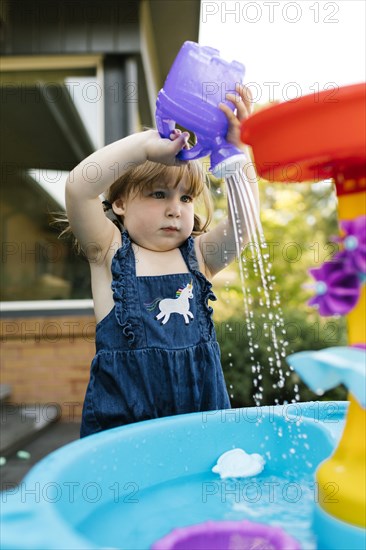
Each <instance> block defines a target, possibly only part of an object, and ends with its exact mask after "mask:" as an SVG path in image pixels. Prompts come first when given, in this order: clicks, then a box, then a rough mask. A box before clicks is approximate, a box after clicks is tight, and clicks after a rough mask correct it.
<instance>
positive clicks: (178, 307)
mask: <svg viewBox="0 0 366 550" xmlns="http://www.w3.org/2000/svg"><path fill="white" fill-rule="evenodd" d="M192 290H193V285H192V281H191V282H190V283H188V284H187V285H186V286H185V287H184V288H179V289H178V290H177V292H176V293H175V298H164V299H163V300H162V299H161V298H156V299H155V300H154V301H153V302H150V303H147V304H144V305H145V306H146V308H147V309H148V311H152V310H153V309H155V307H156V306H157V304H159V309H160V313H158V314H157V315H156V317H155V319H157V320H158V321H160V319H162V321H161V324H162V325H165V324H166V323H167V322H168V321H169V317H170V315H171V314H172V313H179V314H180V315H183V317H184V322H185V324H186V325H188V324H189V317H190V318H191V319H193V318H194V317H193V314H192V313H191V312H190V311H189V300H192V298H193V292H192Z"/></svg>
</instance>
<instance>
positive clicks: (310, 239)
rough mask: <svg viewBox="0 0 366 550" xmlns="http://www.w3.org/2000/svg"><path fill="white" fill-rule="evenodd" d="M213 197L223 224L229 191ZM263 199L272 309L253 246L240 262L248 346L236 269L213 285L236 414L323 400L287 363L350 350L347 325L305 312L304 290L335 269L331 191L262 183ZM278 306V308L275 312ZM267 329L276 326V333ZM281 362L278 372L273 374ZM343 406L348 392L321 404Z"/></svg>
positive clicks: (321, 186) (324, 186)
mask: <svg viewBox="0 0 366 550" xmlns="http://www.w3.org/2000/svg"><path fill="white" fill-rule="evenodd" d="M213 191H214V193H213V194H214V196H215V203H216V204H215V206H216V216H217V219H220V217H222V216H223V215H225V212H226V197H225V188H224V184H223V186H222V187H219V186H218V185H217V182H214V185H213ZM260 194H261V221H262V226H263V233H264V236H265V241H266V243H267V248H266V249H265V250H264V252H265V253H267V254H268V256H269V259H268V261H267V262H266V263H265V265H264V270H265V271H266V278H267V283H268V289H269V294H270V299H271V304H272V306H271V308H270V309H268V308H267V307H266V304H265V296H264V291H263V288H261V287H262V282H261V278H260V276H259V275H258V273H257V272H256V271H255V269H254V268H253V267H254V264H255V260H256V257H257V256H258V245H256V246H254V244H253V243H249V244H248V245H247V246H246V248H245V249H244V251H243V255H242V258H243V259H244V265H245V269H246V278H245V286H244V292H245V294H246V295H247V297H249V300H250V302H251V303H250V304H249V309H250V311H251V313H250V323H251V325H252V327H254V328H253V329H252V341H251V342H250V339H249V336H248V334H247V319H248V317H247V315H246V313H245V308H244V305H243V289H242V284H241V280H240V277H239V269H238V262H236V263H234V264H232V265H231V266H229V267H228V268H227V269H226V270H224V272H222V273H221V274H220V276H218V277H217V280H216V281H215V284H214V291H215V293H216V295H217V297H218V302H216V304H217V305H216V306H215V324H216V330H217V335H218V340H219V343H220V347H221V354H222V365H223V369H224V374H225V379H226V382H227V387H228V390H229V393H230V394H231V395H232V398H231V400H232V404H233V406H235V407H239V406H253V405H254V404H255V403H256V399H255V395H256V394H257V395H258V394H259V396H260V404H262V405H266V404H273V403H283V402H286V401H288V402H291V401H293V400H301V401H309V400H314V399H319V396H317V395H315V394H313V393H312V392H311V391H310V390H309V389H308V388H307V387H306V386H305V385H304V384H303V383H302V382H301V380H299V378H298V376H297V375H296V373H294V372H292V371H291V370H290V368H289V366H288V364H287V363H286V356H287V355H289V354H290V353H295V352H297V351H303V350H318V349H322V348H326V347H330V346H339V345H346V341H347V338H346V323H345V319H343V318H334V317H331V318H321V317H320V316H319V315H318V313H317V311H316V310H315V309H314V308H310V307H309V306H308V305H307V301H308V300H309V298H310V297H311V296H312V295H313V292H312V291H311V290H309V289H308V288H307V287H306V285H308V284H309V283H312V281H313V280H312V277H311V276H310V275H309V274H308V270H309V269H310V268H314V267H320V266H321V264H322V263H323V262H324V261H330V260H331V259H332V256H333V255H334V254H335V252H336V251H337V245H336V243H334V241H332V240H331V239H332V237H334V236H335V235H337V233H338V224H337V216H336V206H337V202H336V196H335V191H334V189H333V184H332V183H331V182H320V183H317V184H295V185H293V184H290V185H288V184H286V185H285V184H269V183H268V182H263V181H260ZM277 296H278V298H277ZM278 302H279V304H280V305H276V304H278ZM270 314H272V315H271V316H270ZM272 316H273V319H272V321H270V318H271V317H272ZM276 316H277V317H276ZM265 323H267V325H266V324H265ZM273 323H277V324H278V325H280V326H276V324H273ZM281 323H282V324H281ZM268 325H269V326H270V327H271V326H272V332H271V328H269V329H268ZM266 327H267V328H266ZM274 329H275V332H276V334H277V339H278V353H277V356H276V353H275V352H276V350H275V344H274V342H273V337H272V336H271V334H273V330H274ZM251 345H252V351H251ZM278 362H280V364H281V366H280V368H278V367H277V366H276V363H278ZM273 365H274V368H271V367H272V366H273ZM252 370H254V371H255V372H252ZM280 371H282V375H281V373H280ZM282 382H283V383H282ZM278 384H279V385H280V387H278ZM281 386H283V387H281ZM259 388H260V389H259ZM345 398H346V390H345V389H344V388H343V387H339V388H336V389H334V390H332V391H331V392H327V393H326V394H324V396H322V397H321V399H345Z"/></svg>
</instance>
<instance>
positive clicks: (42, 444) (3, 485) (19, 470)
mask: <svg viewBox="0 0 366 550" xmlns="http://www.w3.org/2000/svg"><path fill="white" fill-rule="evenodd" d="M79 432H80V424H79V423H77V422H56V423H53V424H50V425H49V426H48V427H47V428H46V429H45V430H43V431H42V432H40V433H39V434H38V435H37V436H35V437H34V439H33V440H32V441H30V442H28V443H27V444H25V445H24V446H23V447H22V449H21V451H23V453H22V452H21V453H20V456H23V457H25V458H20V456H19V454H18V453H19V451H18V453H17V452H15V453H13V454H11V455H10V456H8V457H7V459H6V463H5V464H4V465H3V466H1V467H0V490H6V489H10V488H12V487H14V486H15V485H18V484H19V483H20V482H21V480H22V479H23V477H24V476H25V475H26V473H27V472H28V471H29V470H30V469H31V468H32V467H33V466H34V464H36V462H39V460H41V459H42V458H43V457H45V456H47V455H48V454H49V453H51V452H52V451H54V450H56V449H58V448H59V447H62V446H63V445H66V444H67V443H70V442H71V441H75V440H76V439H79ZM26 457H29V458H26Z"/></svg>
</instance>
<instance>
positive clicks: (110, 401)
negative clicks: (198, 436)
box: [81, 231, 230, 437]
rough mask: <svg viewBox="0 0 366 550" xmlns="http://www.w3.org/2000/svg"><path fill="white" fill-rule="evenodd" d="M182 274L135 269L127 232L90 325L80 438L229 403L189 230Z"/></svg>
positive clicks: (208, 294) (206, 287)
mask: <svg viewBox="0 0 366 550" xmlns="http://www.w3.org/2000/svg"><path fill="white" fill-rule="evenodd" d="M180 251H181V254H182V256H183V259H184V261H185V263H186V265H187V267H188V269H189V273H180V274H174V275H158V276H141V277H140V276H139V277H137V276H136V269H135V262H136V260H135V255H134V252H133V248H132V245H131V241H130V238H129V236H128V233H127V231H124V232H123V234H122V246H121V247H120V248H119V249H118V250H117V252H116V254H115V256H114V258H113V260H112V275H113V282H112V290H113V298H114V302H115V305H114V307H113V309H112V310H111V311H110V312H109V314H108V315H107V316H106V317H104V319H102V320H101V321H100V322H99V323H98V324H97V326H96V355H95V357H94V359H93V362H92V365H91V372H90V381H89V384H88V388H87V391H86V396H85V401H84V407H83V415H82V425H81V437H84V436H87V435H90V434H92V433H95V432H100V431H102V430H106V429H108V428H113V427H116V426H122V425H125V424H130V423H132V422H138V421H141V420H147V419H151V418H159V417H162V416H171V415H176V414H181V413H191V412H197V411H209V410H218V409H227V408H230V400H229V396H228V393H227V390H226V385H225V381H224V377H223V372H222V368H221V363H220V349H219V345H218V343H217V340H216V335H215V329H214V325H213V322H212V319H211V316H212V308H211V307H210V306H209V305H208V300H216V297H215V295H214V294H213V292H212V291H211V286H212V285H211V283H210V282H209V281H208V280H207V279H206V278H205V276H204V275H203V274H202V273H201V272H200V271H199V268H198V263H197V259H196V255H195V251H194V241H193V239H192V237H190V238H189V239H187V241H186V242H185V243H184V244H183V245H182V246H181V247H180Z"/></svg>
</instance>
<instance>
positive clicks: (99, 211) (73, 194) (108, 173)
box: [66, 130, 187, 261]
mask: <svg viewBox="0 0 366 550" xmlns="http://www.w3.org/2000/svg"><path fill="white" fill-rule="evenodd" d="M186 141H187V134H185V133H184V134H182V135H181V136H179V138H178V139H175V140H174V141H172V140H170V139H162V138H161V137H160V136H159V133H158V132H156V131H155V130H148V131H145V132H140V133H137V134H133V135H131V136H128V137H126V138H123V139H121V140H118V141H115V142H114V143H111V144H110V145H107V146H105V147H103V148H102V149H99V150H98V151H96V152H95V153H93V154H92V155H90V156H89V157H87V158H86V159H84V160H83V161H82V162H81V163H80V164H78V165H77V166H76V167H75V168H74V169H73V170H72V171H71V172H70V174H69V176H68V178H67V182H66V211H67V216H68V220H69V223H70V227H71V230H72V232H73V233H74V235H75V237H76V239H77V240H78V242H79V243H80V246H81V248H82V249H83V250H84V251H85V253H86V254H87V256H89V259H90V260H91V259H92V260H93V261H95V258H96V257H98V258H100V259H102V258H103V257H104V256H105V253H106V252H107V251H108V249H109V247H110V245H111V243H112V242H113V239H114V236H115V234H116V233H115V232H116V229H117V228H116V226H115V225H114V224H113V223H112V222H111V221H110V220H109V219H108V218H107V217H106V216H105V215H104V212H103V206H102V202H101V200H100V199H99V196H100V195H101V194H102V193H104V192H105V191H106V190H107V189H108V188H109V187H110V186H111V185H112V184H113V183H114V182H115V181H116V180H117V179H118V178H119V177H120V176H121V175H122V174H123V173H124V172H125V171H127V170H128V169H129V168H131V166H133V165H139V164H142V163H143V162H145V161H146V160H151V161H154V162H161V163H163V164H168V165H174V164H175V163H176V159H175V157H176V155H177V154H178V153H179V151H180V150H181V149H182V148H183V147H184V145H185V144H186Z"/></svg>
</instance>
